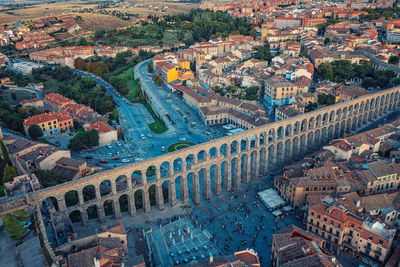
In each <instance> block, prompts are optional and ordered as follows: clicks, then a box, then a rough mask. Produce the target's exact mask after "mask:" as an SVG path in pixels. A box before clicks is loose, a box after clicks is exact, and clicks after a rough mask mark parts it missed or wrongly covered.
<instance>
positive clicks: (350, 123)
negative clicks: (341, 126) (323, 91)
mask: <svg viewBox="0 0 400 267" xmlns="http://www.w3.org/2000/svg"><path fill="white" fill-rule="evenodd" d="M351 128H352V121H351V117H349V118H348V119H347V122H346V130H345V133H349V132H350V131H351Z"/></svg>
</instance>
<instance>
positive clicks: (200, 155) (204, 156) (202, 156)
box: [197, 150, 207, 162]
mask: <svg viewBox="0 0 400 267" xmlns="http://www.w3.org/2000/svg"><path fill="white" fill-rule="evenodd" d="M206 159H207V154H206V151H204V150H200V151H199V152H198V153H197V162H202V161H205V160H206Z"/></svg>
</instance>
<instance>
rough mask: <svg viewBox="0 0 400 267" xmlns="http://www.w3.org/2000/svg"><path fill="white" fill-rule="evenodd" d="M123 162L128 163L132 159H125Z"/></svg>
mask: <svg viewBox="0 0 400 267" xmlns="http://www.w3.org/2000/svg"><path fill="white" fill-rule="evenodd" d="M122 162H123V163H128V162H130V160H129V159H123V160H122Z"/></svg>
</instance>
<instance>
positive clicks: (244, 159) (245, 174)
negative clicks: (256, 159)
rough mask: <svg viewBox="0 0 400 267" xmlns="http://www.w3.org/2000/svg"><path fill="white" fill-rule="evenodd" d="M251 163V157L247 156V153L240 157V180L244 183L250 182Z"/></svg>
mask: <svg viewBox="0 0 400 267" xmlns="http://www.w3.org/2000/svg"><path fill="white" fill-rule="evenodd" d="M249 161H250V159H249V155H247V153H243V155H242V156H241V157H240V169H241V170H240V173H241V177H240V180H241V181H242V183H248V182H249V181H250V175H251V162H249Z"/></svg>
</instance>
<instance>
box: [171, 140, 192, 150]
mask: <svg viewBox="0 0 400 267" xmlns="http://www.w3.org/2000/svg"><path fill="white" fill-rule="evenodd" d="M194 145H195V143H192V142H179V143H175V144H172V145H170V146H169V147H168V148H167V151H168V152H174V151H178V150H181V149H184V148H188V147H191V146H194Z"/></svg>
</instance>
